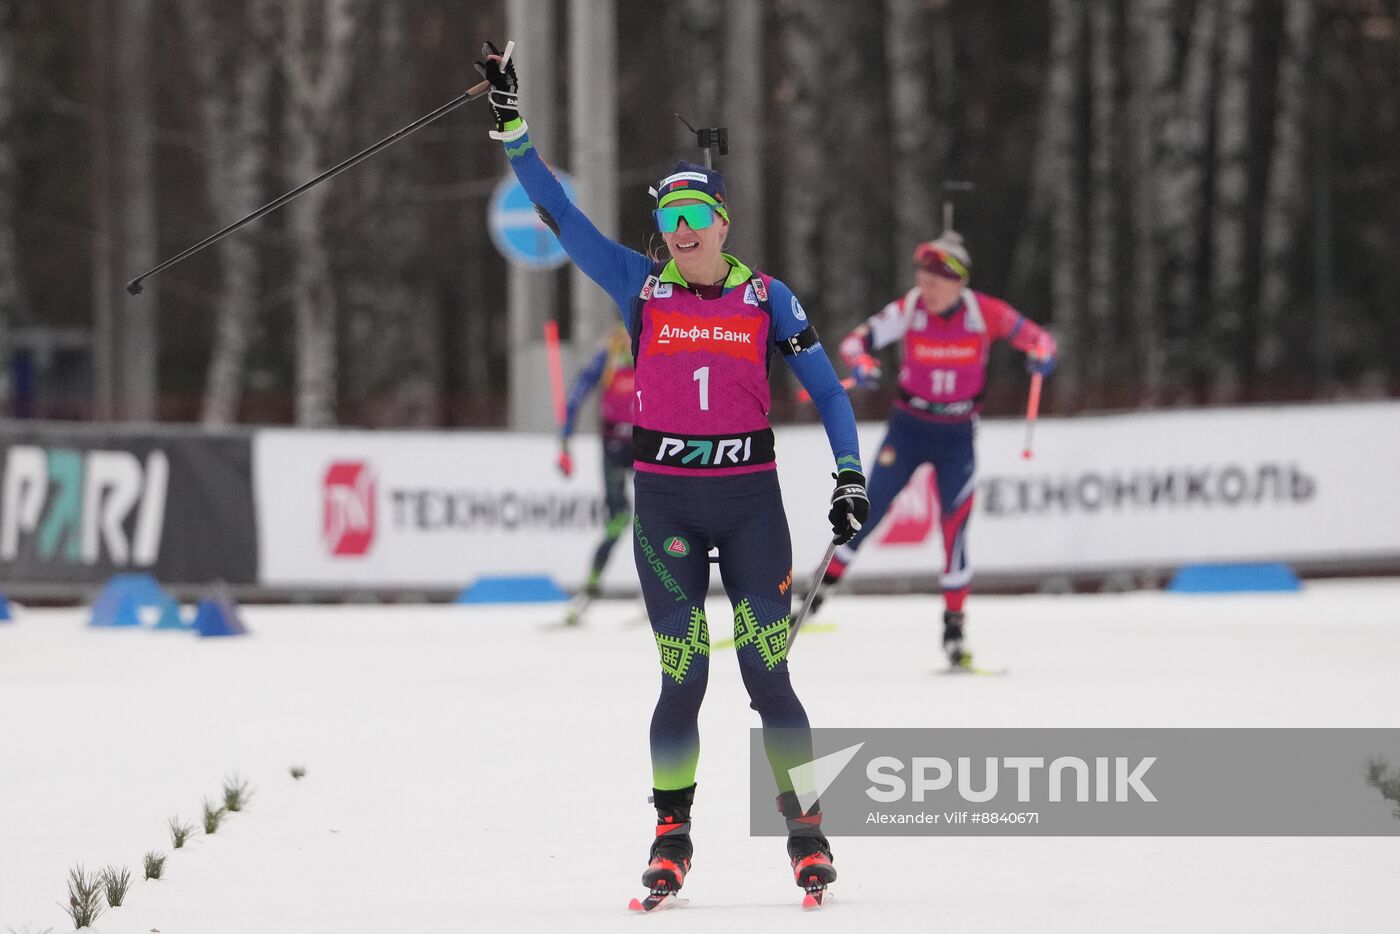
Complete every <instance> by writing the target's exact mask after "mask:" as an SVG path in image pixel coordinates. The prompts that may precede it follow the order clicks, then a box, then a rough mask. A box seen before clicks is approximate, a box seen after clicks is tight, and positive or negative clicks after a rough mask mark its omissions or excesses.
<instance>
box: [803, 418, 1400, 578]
mask: <svg viewBox="0 0 1400 934" xmlns="http://www.w3.org/2000/svg"><path fill="white" fill-rule="evenodd" d="M884 431H885V428H884V426H883V425H868V424H867V425H862V426H861V456H862V458H863V460H864V461H865V464H866V466H867V469H870V468H872V466H873V464H874V463H875V461H876V459H877V458H878V457H879V450H880V444H881V441H882V439H883V437H884ZM1024 441H1025V423H1024V422H1023V421H1013V420H998V421H984V422H982V424H981V425H980V426H979V428H978V436H977V478H978V488H977V494H976V496H977V500H976V503H975V506H974V510H973V517H972V520H971V525H970V527H969V532H968V541H967V548H968V552H969V554H970V556H971V559H972V565H973V568H974V569H975V570H976V571H977V572H978V573H984V572H985V573H988V574H994V573H998V572H1001V573H1015V574H1021V573H1037V572H1043V571H1062V572H1076V571H1080V572H1094V571H1100V570H1112V569H1131V568H1158V569H1171V568H1174V567H1176V566H1179V565H1181V564H1186V563H1192V562H1213V561H1273V560H1279V561H1297V562H1302V561H1339V562H1345V561H1348V560H1351V561H1355V560H1364V559H1374V558H1397V559H1400V403H1375V404H1355V405H1317V406H1290V407H1280V408H1251V409H1208V410H1192V411H1182V412H1160V413H1134V414H1129V415H1114V416H1101V417H1091V418H1074V419H1042V420H1041V421H1040V422H1039V423H1038V424H1037V425H1036V427H1035V438H1034V457H1033V458H1032V459H1030V460H1025V459H1023V458H1022V456H1021V450H1022V445H1023V443H1024ZM827 451H828V448H827V445H826V440H825V438H824V436H823V435H822V432H821V430H820V428H817V427H813V428H811V429H794V430H789V431H784V432H782V433H781V434H780V435H779V443H778V462H779V464H780V465H781V467H780V469H781V470H783V478H784V483H783V487H784V491H785V494H786V500H787V502H788V517H789V520H790V521H791V522H792V526H793V539H794V541H810V542H813V543H815V542H817V541H820V536H822V535H823V534H825V532H824V526H823V524H822V523H821V522H820V521H818V518H819V517H815V516H813V515H812V513H813V512H814V510H813V509H812V508H811V507H808V506H806V505H805V504H806V502H807V501H810V500H814V499H818V498H820V497H821V496H822V495H823V491H822V489H821V488H820V486H819V485H817V486H813V485H811V484H807V483H806V482H805V481H806V472H803V473H802V475H801V476H799V475H797V474H793V473H791V467H792V465H794V464H797V463H800V462H801V461H802V460H803V459H804V458H806V459H811V458H814V457H821V456H824V457H827V458H828V459H829V458H830V455H829V453H827ZM799 503H801V504H803V505H802V506H800V507H799V506H798V504H799ZM938 517H939V510H938V495H937V492H936V489H935V488H934V487H933V484H932V474H931V473H930V471H929V470H928V469H927V468H925V469H923V470H921V471H920V472H919V473H916V474H915V476H914V478H913V479H912V480H911V481H910V483H909V485H908V486H907V487H906V488H905V490H904V492H903V494H901V496H900V497H899V498H898V499H897V500H896V501H895V505H894V506H893V507H892V508H891V509H890V511H889V514H887V515H886V516H885V517H884V520H883V521H882V522H881V523H880V527H879V528H878V529H876V530H875V532H873V533H872V534H871V535H870V536H869V537H868V538H867V539H866V542H865V544H864V545H863V546H862V548H861V551H860V554H859V557H858V559H857V561H856V563H855V564H854V565H853V566H852V568H851V572H850V574H852V575H862V576H864V575H870V576H880V575H885V576H889V575H894V574H901V573H905V574H907V573H918V574H923V575H929V574H936V573H937V572H938V571H940V570H941V569H942V564H943V551H942V534H941V531H940V527H939V523H938ZM814 548H815V544H814V545H813V546H811V547H809V548H808V549H807V550H809V551H811V550H813V549H814ZM820 557H821V553H820V550H816V552H815V555H814V556H813V557H812V558H811V559H810V562H809V560H808V558H807V557H806V556H804V555H801V554H799V555H797V556H795V560H796V562H797V565H798V568H799V569H802V570H801V573H810V571H807V570H805V568H806V567H807V565H808V564H809V563H810V564H811V565H813V566H815V564H816V562H817V559H818V558H820Z"/></svg>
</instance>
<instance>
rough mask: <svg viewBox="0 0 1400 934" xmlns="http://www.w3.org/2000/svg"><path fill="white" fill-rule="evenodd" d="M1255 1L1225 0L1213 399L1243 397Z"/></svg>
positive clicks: (1219, 104)
mask: <svg viewBox="0 0 1400 934" xmlns="http://www.w3.org/2000/svg"><path fill="white" fill-rule="evenodd" d="M1252 8H1253V2H1252V0H1224V9H1223V16H1222V20H1221V23H1220V75H1219V78H1218V80H1217V85H1218V90H1217V92H1216V102H1217V103H1216V108H1217V109H1216V114H1215V199H1214V201H1213V203H1212V211H1213V212H1214V219H1213V220H1212V222H1211V232H1212V235H1213V237H1214V241H1215V250H1214V256H1213V262H1212V264H1211V301H1210V319H1209V325H1208V328H1209V334H1210V340H1209V342H1208V345H1207V346H1208V353H1209V357H1208V365H1209V367H1210V372H1209V373H1208V374H1207V378H1208V390H1209V398H1210V401H1212V402H1214V403H1220V404H1229V403H1234V402H1239V401H1240V398H1241V391H1242V385H1241V377H1240V357H1241V355H1242V354H1243V353H1244V351H1245V348H1244V343H1243V337H1244V323H1245V320H1246V317H1247V313H1248V309H1247V308H1246V302H1247V301H1248V296H1247V295H1246V291H1245V284H1246V279H1247V277H1246V273H1245V251H1246V244H1245V236H1246V233H1245V224H1246V212H1247V211H1248V210H1249V83H1250V67H1251V65H1252V60H1251V51H1252V44H1253V35H1252V32H1251V28H1250V27H1251V24H1252Z"/></svg>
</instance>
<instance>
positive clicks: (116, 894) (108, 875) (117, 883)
mask: <svg viewBox="0 0 1400 934" xmlns="http://www.w3.org/2000/svg"><path fill="white" fill-rule="evenodd" d="M102 888H103V890H104V891H105V892H106V893H107V904H108V905H109V906H110V907H112V908H120V907H121V906H122V902H123V901H125V900H126V892H127V889H130V888H131V870H130V869H127V868H126V867H125V866H122V867H121V868H117V867H116V866H108V867H107V868H106V869H104V870H102Z"/></svg>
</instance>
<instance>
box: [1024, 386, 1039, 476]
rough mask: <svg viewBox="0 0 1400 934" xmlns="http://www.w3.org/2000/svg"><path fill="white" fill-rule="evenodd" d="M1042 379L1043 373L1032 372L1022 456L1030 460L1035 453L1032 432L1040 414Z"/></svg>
mask: <svg viewBox="0 0 1400 934" xmlns="http://www.w3.org/2000/svg"><path fill="white" fill-rule="evenodd" d="M1040 380H1041V374H1039V373H1032V374H1031V394H1030V397H1029V398H1027V399H1026V444H1025V446H1024V447H1023V448H1022V449H1021V458H1022V459H1023V460H1030V459H1031V458H1032V457H1033V456H1034V455H1033V454H1032V453H1031V432H1032V431H1033V430H1034V429H1035V419H1036V416H1038V415H1039V414H1040Z"/></svg>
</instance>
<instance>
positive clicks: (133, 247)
mask: <svg viewBox="0 0 1400 934" xmlns="http://www.w3.org/2000/svg"><path fill="white" fill-rule="evenodd" d="M113 15H114V20H115V36H114V38H113V42H114V45H115V51H116V74H117V87H118V88H119V92H118V93H119V104H118V108H119V111H118V112H119V119H120V124H119V126H118V127H117V128H116V132H117V133H118V134H120V142H119V144H118V148H119V151H120V153H121V155H120V158H119V161H118V163H117V174H116V176H115V178H114V179H113V180H114V181H115V182H116V184H117V185H118V186H119V188H118V198H119V204H120V208H119V211H120V215H119V216H120V229H121V235H120V238H119V239H118V241H117V252H116V255H117V257H118V268H117V270H115V272H116V277H115V278H114V279H113V281H112V282H111V283H109V284H108V286H107V287H108V288H109V289H110V290H111V291H112V293H113V294H115V295H117V296H118V297H119V301H120V302H121V303H122V304H121V305H119V306H118V307H120V309H121V311H120V314H119V315H118V320H120V321H121V327H119V328H118V333H119V335H120V343H119V348H120V349H119V357H120V361H121V363H120V366H119V372H120V374H121V377H120V381H119V385H120V387H121V403H122V404H121V412H122V415H123V416H124V417H125V418H126V419H127V420H128V421H143V422H149V421H154V420H155V419H156V418H157V412H156V393H157V388H158V379H157V374H156V364H157V360H158V353H157V351H158V349H159V345H160V340H159V332H158V330H157V323H158V320H159V319H158V311H159V308H160V303H159V301H158V295H157V293H156V290H154V289H147V290H146V291H145V292H144V293H143V294H142V295H141V297H140V299H136V300H131V299H130V298H129V297H128V296H127V295H126V293H125V292H124V291H123V279H124V278H125V277H126V276H125V275H124V274H123V270H131V272H130V273H129V275H135V274H136V271H138V270H146V269H149V268H151V267H152V266H154V265H155V264H156V263H157V262H159V260H158V259H157V253H158V252H159V241H158V236H157V233H158V232H157V224H156V182H155V173H156V162H155V144H156V108H155V82H154V79H153V76H152V70H151V69H152V62H153V60H154V57H153V54H152V53H153V52H154V48H155V32H156V30H155V25H156V17H155V2H154V0H120V2H118V3H117V4H116V6H115V7H114V8H113Z"/></svg>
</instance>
